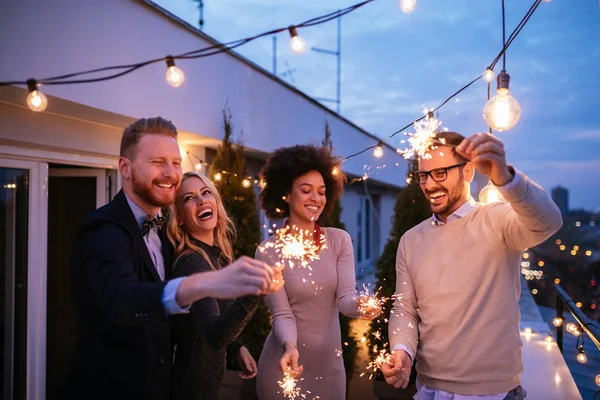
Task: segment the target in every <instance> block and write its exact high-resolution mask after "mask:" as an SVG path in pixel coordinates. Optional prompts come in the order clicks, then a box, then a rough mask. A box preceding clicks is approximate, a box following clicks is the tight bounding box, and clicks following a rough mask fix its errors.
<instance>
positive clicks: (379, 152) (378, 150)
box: [373, 144, 383, 158]
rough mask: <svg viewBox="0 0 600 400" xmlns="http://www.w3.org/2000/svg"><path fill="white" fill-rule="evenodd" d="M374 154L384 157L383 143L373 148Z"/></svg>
mask: <svg viewBox="0 0 600 400" xmlns="http://www.w3.org/2000/svg"><path fill="white" fill-rule="evenodd" d="M373 155H374V156H375V157H377V158H381V157H383V147H382V146H381V145H379V144H378V145H377V146H376V147H375V150H373Z"/></svg>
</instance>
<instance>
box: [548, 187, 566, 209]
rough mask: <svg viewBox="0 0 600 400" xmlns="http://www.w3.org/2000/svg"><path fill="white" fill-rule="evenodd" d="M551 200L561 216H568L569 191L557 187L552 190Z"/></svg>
mask: <svg viewBox="0 0 600 400" xmlns="http://www.w3.org/2000/svg"><path fill="white" fill-rule="evenodd" d="M552 200H554V202H555V203H556V205H557V206H558V209H559V210H560V212H561V213H562V215H563V216H566V215H568V214H569V190H568V189H566V188H564V187H562V186H557V187H555V188H552Z"/></svg>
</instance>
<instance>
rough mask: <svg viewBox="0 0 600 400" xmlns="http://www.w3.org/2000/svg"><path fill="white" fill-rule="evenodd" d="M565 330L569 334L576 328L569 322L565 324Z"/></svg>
mask: <svg viewBox="0 0 600 400" xmlns="http://www.w3.org/2000/svg"><path fill="white" fill-rule="evenodd" d="M566 329H567V332H569V333H573V331H575V330H577V326H576V325H575V324H574V323H572V322H569V323H568V324H567V327H566Z"/></svg>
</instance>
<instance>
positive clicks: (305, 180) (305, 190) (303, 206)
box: [286, 171, 327, 229]
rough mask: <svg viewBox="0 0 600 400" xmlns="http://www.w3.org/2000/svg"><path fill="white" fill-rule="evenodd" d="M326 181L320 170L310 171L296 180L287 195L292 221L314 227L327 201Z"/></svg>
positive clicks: (298, 224) (305, 227) (294, 223)
mask: <svg viewBox="0 0 600 400" xmlns="http://www.w3.org/2000/svg"><path fill="white" fill-rule="evenodd" d="M325 190H326V188H325V181H324V180H323V177H322V176H321V174H320V173H319V172H318V171H310V172H308V173H306V174H304V175H302V176H300V177H298V178H296V180H294V183H292V189H291V190H290V192H289V193H288V194H287V196H286V201H287V202H288V203H289V207H290V223H292V224H293V225H296V226H298V227H300V228H302V229H312V227H313V223H314V222H315V221H316V220H318V219H319V217H320V216H321V213H322V212H323V208H324V207H325V204H326V203H327V198H326V196H325Z"/></svg>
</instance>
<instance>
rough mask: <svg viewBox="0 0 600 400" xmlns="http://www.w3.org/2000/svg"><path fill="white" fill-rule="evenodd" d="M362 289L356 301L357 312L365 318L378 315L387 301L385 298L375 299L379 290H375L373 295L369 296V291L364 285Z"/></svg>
mask: <svg viewBox="0 0 600 400" xmlns="http://www.w3.org/2000/svg"><path fill="white" fill-rule="evenodd" d="M363 289H364V290H362V291H360V292H359V293H358V294H359V296H360V297H359V299H358V311H359V312H360V313H361V314H363V315H367V316H373V315H376V314H379V313H380V312H381V310H382V308H383V305H384V304H385V302H386V300H387V298H385V297H377V294H378V293H379V289H381V288H379V289H377V291H376V292H375V294H370V293H369V289H368V288H367V287H366V286H365V285H364V284H363Z"/></svg>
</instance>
